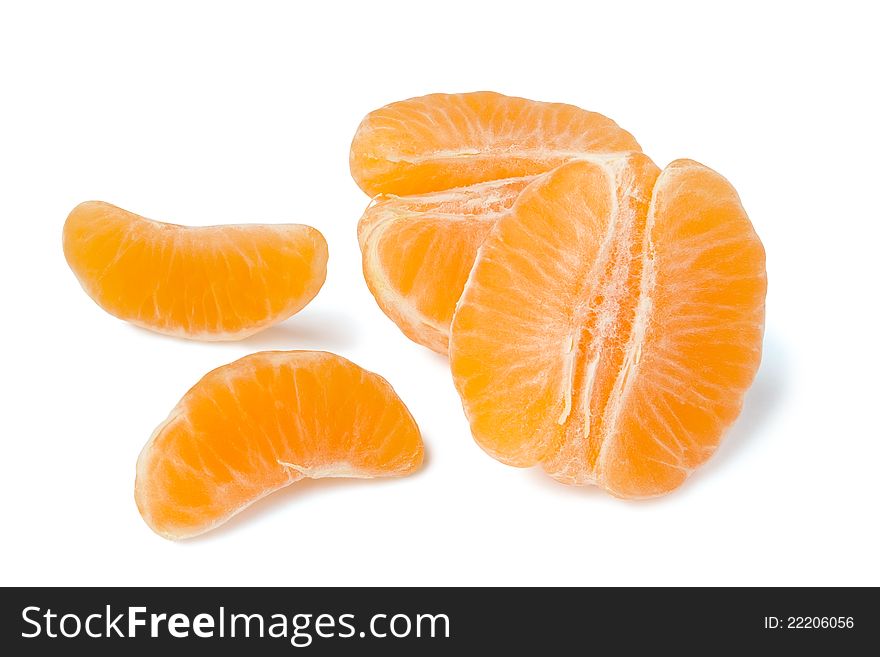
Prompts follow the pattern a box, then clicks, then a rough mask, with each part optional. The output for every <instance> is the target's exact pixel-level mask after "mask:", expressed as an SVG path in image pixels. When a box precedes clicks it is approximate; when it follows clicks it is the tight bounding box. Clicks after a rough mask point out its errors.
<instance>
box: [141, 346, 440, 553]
mask: <svg viewBox="0 0 880 657" xmlns="http://www.w3.org/2000/svg"><path fill="white" fill-rule="evenodd" d="M423 455H424V448H423V446H422V440H421V436H420V433H419V429H418V427H417V426H416V423H415V421H414V420H413V418H412V416H411V415H410V413H409V411H408V410H407V408H406V406H405V405H404V404H403V402H402V401H401V400H400V398H399V397H398V396H397V394H396V393H395V392H394V390H393V389H392V387H391V386H390V385H389V384H388V382H387V381H385V379H383V378H382V377H380V376H378V375H376V374H373V373H372V372H368V371H366V370H364V369H363V368H361V367H358V366H357V365H355V364H354V363H352V362H350V361H348V360H346V359H344V358H342V357H340V356H336V355H334V354H330V353H327V352H314V351H270V352H259V353H256V354H251V355H250V356H246V357H244V358H242V359H240V360H237V361H235V362H233V363H230V364H228V365H224V366H222V367H219V368H217V369H215V370H213V371H212V372H209V373H208V374H206V375H205V376H204V377H203V378H202V379H201V380H200V381H199V382H198V383H196V385H195V386H193V387H192V388H191V389H190V390H189V392H187V393H186V395H184V397H183V399H181V400H180V402H179V403H178V404H177V406H176V407H175V408H174V410H173V411H172V412H171V414H170V415H169V417H168V419H167V420H165V422H163V423H162V424H161V425H160V426H159V427H158V428H157V429H156V431H155V432H154V433H153V435H152V437H151V438H150V440H149V441H148V442H147V444H146V445H145V446H144V448H143V450H142V452H141V454H140V457H139V458H138V463H137V479H136V482H135V499H136V501H137V505H138V509H139V510H140V512H141V515H142V516H143V518H144V520H145V521H146V522H147V524H148V525H149V526H150V527H151V528H152V529H153V530H154V531H155V532H157V533H158V534H160V535H162V536H164V537H166V538H171V539H181V538H188V537H191V536H195V535H198V534H201V533H203V532H206V531H208V530H210V529H212V528H213V527H216V526H217V525H219V524H221V523H223V522H225V521H226V520H228V519H229V518H230V517H232V516H233V515H235V514H236V513H238V512H239V511H241V510H242V509H244V508H246V507H247V506H249V505H250V504H252V503H253V502H255V501H256V500H258V499H260V498H262V497H264V496H265V495H268V494H269V493H271V492H273V491H275V490H278V489H279V488H283V487H285V486H288V485H289V484H292V483H295V482H297V481H299V480H301V479H303V478H306V477H308V478H315V479H316V478H322V477H358V478H374V477H398V476H404V475H408V474H410V473H412V472H414V471H415V470H417V469H418V468H419V466H420V465H421V463H422V459H423Z"/></svg>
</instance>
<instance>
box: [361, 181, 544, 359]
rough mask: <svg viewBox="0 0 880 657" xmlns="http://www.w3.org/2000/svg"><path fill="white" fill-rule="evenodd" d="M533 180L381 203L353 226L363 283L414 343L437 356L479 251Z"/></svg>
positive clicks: (388, 199) (384, 197) (443, 349)
mask: <svg viewBox="0 0 880 657" xmlns="http://www.w3.org/2000/svg"><path fill="white" fill-rule="evenodd" d="M531 180H533V177H527V178H512V179H505V180H496V181H492V182H487V183H478V184H476V185H471V186H469V187H460V188H457V189H450V190H444V191H441V192H431V193H427V194H420V195H413V196H393V195H380V196H377V197H376V198H375V199H373V202H372V203H371V204H370V206H369V207H368V208H367V210H366V212H365V213H364V215H363V217H362V218H361V220H360V223H359V224H358V240H359V242H360V245H361V252H362V254H363V268H364V279H365V280H366V281H367V286H368V287H369V288H370V291H371V292H372V293H373V296H374V297H375V298H376V302H377V303H378V304H379V307H380V308H381V309H382V310H383V311H384V312H385V314H386V315H388V317H390V318H391V319H392V320H393V321H394V323H395V324H397V326H398V327H400V329H401V331H403V333H404V334H405V335H406V336H407V337H408V338H409V339H411V340H413V341H415V342H418V343H419V344H421V345H424V346H426V347H429V348H431V349H433V350H434V351H437V352H440V353H442V354H445V353H446V350H447V345H448V342H449V325H450V323H451V322H452V313H453V312H454V311H455V304H456V303H457V302H458V299H459V297H460V296H461V292H462V290H463V289H464V284H465V282H466V281H467V277H468V274H470V271H471V268H472V267H473V264H474V259H475V258H476V255H477V249H478V248H479V247H480V244H482V243H483V240H484V239H485V238H486V235H488V234H489V231H490V230H491V228H492V225H493V224H494V223H495V220H496V219H497V218H498V217H500V216H502V215H504V214H506V213H507V212H509V211H510V208H511V206H512V205H513V202H514V201H515V200H516V198H517V196H519V193H520V192H521V191H522V190H523V188H525V186H526V185H527V184H528V183H529V182H530V181H531Z"/></svg>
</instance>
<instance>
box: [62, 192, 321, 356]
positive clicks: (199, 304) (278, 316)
mask: <svg viewBox="0 0 880 657" xmlns="http://www.w3.org/2000/svg"><path fill="white" fill-rule="evenodd" d="M63 244H64V255H65V257H66V258H67V262H68V264H69V265H70V268H71V269H72V270H73V273H74V274H75V275H76V277H77V278H78V279H79V282H80V284H81V285H82V287H83V289H84V290H85V291H86V293H87V294H88V295H89V296H90V297H91V298H92V299H93V300H94V301H95V302H96V303H97V304H98V305H99V306H101V308H103V309H104V310H106V311H107V312H109V313H110V314H111V315H115V316H116V317H119V318H120V319H124V320H127V321H129V322H132V323H134V324H137V325H138V326H142V327H144V328H148V329H151V330H153V331H157V332H159V333H165V334H168V335H175V336H179V337H186V338H194V339H200V340H236V339H240V338H244V337H246V336H248V335H251V334H253V333H256V332H257V331H259V330H261V329H264V328H266V327H268V326H271V325H272V324H276V323H277V322H280V321H282V320H284V319H287V318H288V317H290V316H291V315H293V314H294V313H296V312H298V311H299V310H301V309H302V308H303V307H304V306H305V305H306V304H307V303H308V302H309V301H311V300H312V299H313V298H314V296H315V295H316V294H317V293H318V290H320V289H321V286H322V285H323V284H324V279H325V277H326V274H327V242H326V241H325V240H324V236H323V235H321V233H320V232H319V231H318V230H316V229H315V228H312V227H311V226H304V225H299V224H279V225H261V224H241V225H231V226H206V227H198V228H196V227H187V226H178V225H176V224H167V223H161V222H158V221H152V220H150V219H145V218H144V217H141V216H138V215H136V214H133V213H131V212H127V211H125V210H123V209H121V208H118V207H116V206H113V205H110V204H109V203H103V202H100V201H89V202H86V203H82V204H80V205H78V206H77V207H76V208H74V210H73V212H71V213H70V216H68V218H67V221H66V222H65V224H64V233H63Z"/></svg>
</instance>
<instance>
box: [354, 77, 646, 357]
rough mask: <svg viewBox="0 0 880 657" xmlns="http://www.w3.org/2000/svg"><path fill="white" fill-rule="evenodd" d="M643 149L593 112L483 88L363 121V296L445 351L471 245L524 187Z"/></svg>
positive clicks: (359, 153)
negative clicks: (601, 156) (547, 175)
mask: <svg viewBox="0 0 880 657" xmlns="http://www.w3.org/2000/svg"><path fill="white" fill-rule="evenodd" d="M640 150H641V149H640V147H639V145H638V143H637V142H636V140H635V139H634V138H633V136H632V135H631V134H629V133H628V132H627V131H626V130H623V129H622V128H621V127H620V126H618V125H617V124H616V123H615V122H614V121H612V120H611V119H609V118H607V117H605V116H602V115H601V114H597V113H596V112H588V111H586V110H583V109H580V108H578V107H574V106H573V105H565V104H562V103H542V102H538V101H534V100H526V99H524V98H515V97H510V96H503V95H501V94H497V93H492V92H487V91H482V92H476V93H466V94H431V95H428V96H423V97H421V98H412V99H410V100H404V101H401V102H397V103H392V104H390V105H387V106H385V107H382V108H380V109H378V110H375V111H374V112H371V113H370V114H369V115H367V117H366V118H365V119H364V120H363V121H362V122H361V124H360V126H359V127H358V129H357V133H356V134H355V137H354V140H353V142H352V145H351V157H350V165H351V173H352V176H353V177H354V179H355V181H356V182H357V183H358V185H360V187H361V189H363V190H364V191H365V192H366V193H367V194H369V195H370V196H374V197H375V198H374V199H373V202H372V203H371V205H370V206H369V207H368V208H367V210H366V212H365V213H364V216H363V218H362V219H361V221H360V224H359V226H358V237H359V241H360V246H361V251H362V254H363V270H364V278H365V279H366V281H367V285H368V286H369V288H370V291H371V292H372V293H373V296H374V297H375V298H376V301H377V303H378V304H379V306H380V307H381V308H382V310H383V311H384V312H385V314H387V315H388V316H389V317H390V318H391V319H392V320H393V321H394V322H395V323H396V324H397V325H398V326H399V327H400V329H401V330H402V331H403V332H404V333H405V334H406V335H407V337H409V338H410V339H412V340H414V341H415V342H418V343H419V344H422V345H424V346H427V347H430V348H431V349H433V350H435V351H438V352H441V353H444V354H445V353H446V351H447V345H448V340H449V324H450V322H451V320H452V313H453V312H454V310H455V304H456V302H457V301H458V299H459V297H460V296H461V292H462V289H463V288H464V284H465V281H466V280H467V276H468V273H469V272H470V269H471V266H472V265H473V262H474V257H475V255H476V251H477V248H479V246H480V244H481V243H482V240H483V239H484V238H485V236H486V235H487V234H488V231H489V230H490V229H491V227H492V224H493V223H494V222H495V221H496V220H497V219H498V218H499V217H501V216H503V215H504V214H506V213H507V212H508V211H509V209H510V206H511V205H513V202H514V201H515V200H516V197H517V195H518V194H519V192H520V191H521V190H522V189H523V188H524V187H525V186H526V184H528V183H529V182H530V181H531V180H532V179H533V178H534V177H535V176H536V175H538V174H541V173H544V172H546V171H549V170H550V169H552V168H554V167H556V166H558V165H560V164H563V163H565V162H568V161H570V160H572V159H575V158H578V157H581V156H583V155H586V154H590V153H594V154H595V153H621V152H629V151H640Z"/></svg>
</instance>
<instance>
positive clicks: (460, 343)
mask: <svg viewBox="0 0 880 657" xmlns="http://www.w3.org/2000/svg"><path fill="white" fill-rule="evenodd" d="M766 290H767V274H766V269H765V259H764V249H763V246H762V245H761V241H760V240H759V239H758V236H757V235H756V234H755V231H754V229H753V228H752V224H751V222H750V221H749V219H748V217H747V216H746V213H745V211H744V210H743V207H742V205H741V203H740V199H739V197H738V195H737V193H736V191H735V190H734V189H733V187H732V186H731V185H730V183H729V182H728V181H727V180H725V179H724V178H723V177H722V176H721V175H719V174H718V173H716V172H715V171H713V170H711V169H709V168H708V167H705V166H703V165H701V164H699V163H697V162H694V161H692V160H676V161H675V162H673V163H672V164H670V165H669V166H668V167H667V168H666V169H665V170H664V171H662V172H661V171H660V170H659V169H658V168H657V167H656V166H655V165H654V163H653V162H651V160H650V159H648V157H647V156H645V155H642V154H641V153H633V154H629V155H626V156H622V157H611V158H592V159H590V158H585V159H583V160H580V161H577V162H572V163H569V164H565V165H563V166H561V167H559V168H557V169H556V170H554V171H552V172H550V173H549V174H547V175H546V176H543V177H541V178H539V179H537V180H535V181H534V182H533V183H532V184H530V185H529V186H528V187H527V188H526V189H525V190H524V191H523V192H522V193H521V194H520V196H519V197H518V198H517V200H516V202H515V203H514V204H513V206H512V208H511V210H510V211H509V212H508V213H506V214H505V215H504V216H502V217H501V218H499V219H498V220H497V221H496V223H495V224H494V226H493V228H492V230H491V232H490V233H489V235H488V237H487V238H486V240H485V241H484V242H483V245H482V246H481V248H480V251H479V255H478V256H477V259H476V264H475V265H474V268H473V270H472V271H471V273H470V276H469V278H468V281H467V283H466V285H465V287H464V293H463V295H462V297H461V300H460V301H459V303H458V306H457V308H456V311H455V315H454V318H453V321H452V328H451V339H450V348H449V355H450V364H451V368H452V374H453V378H454V380H455V385H456V387H457V389H458V392H459V394H460V396H461V399H462V403H463V405H464V409H465V413H466V415H467V417H468V420H469V421H470V426H471V431H472V433H473V435H474V438H475V439H476V441H477V443H479V445H480V446H481V447H482V448H483V449H484V450H485V451H487V452H488V453H489V454H491V455H492V456H493V457H495V458H496V459H498V460H500V461H503V462H504V463H508V464H510V465H514V466H519V467H528V466H533V465H540V466H541V467H542V468H543V469H544V470H545V471H546V472H547V473H548V474H549V475H551V476H552V477H554V478H555V479H558V480H559V481H561V482H564V483H567V484H575V485H586V484H595V485H598V486H601V487H603V488H605V489H606V490H608V491H609V492H611V493H613V494H614V495H617V496H620V497H626V498H641V497H651V496H656V495H661V494H663V493H667V492H669V491H671V490H673V489H674V488H676V487H678V486H679V485H680V484H681V483H682V482H683V481H684V480H685V479H686V477H687V476H688V475H689V474H690V473H691V472H693V470H694V469H695V468H697V467H698V466H699V465H700V464H702V463H703V462H705V461H706V459H708V458H709V457H710V456H711V455H712V453H713V452H714V451H715V449H716V448H717V446H718V444H719V442H720V440H721V438H722V436H723V434H724V431H725V430H726V429H727V428H728V427H729V426H730V425H731V424H732V423H733V421H734V420H735V419H736V417H737V415H738V414H739V412H740V409H741V408H742V404H743V396H744V394H745V392H746V390H747V389H748V387H749V385H750V384H751V382H752V380H753V378H754V376H755V373H756V371H757V369H758V365H759V363H760V360H761V344H762V337H763V330H764V298H765V295H766Z"/></svg>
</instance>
